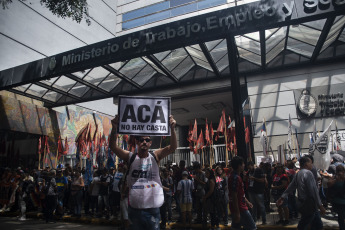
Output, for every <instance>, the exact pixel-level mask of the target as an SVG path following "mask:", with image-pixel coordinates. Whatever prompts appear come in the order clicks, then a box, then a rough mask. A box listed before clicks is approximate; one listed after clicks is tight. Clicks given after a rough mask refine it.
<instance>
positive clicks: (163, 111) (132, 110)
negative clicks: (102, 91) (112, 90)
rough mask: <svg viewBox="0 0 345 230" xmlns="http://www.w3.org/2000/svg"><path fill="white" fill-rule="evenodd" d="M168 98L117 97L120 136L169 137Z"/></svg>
mask: <svg viewBox="0 0 345 230" xmlns="http://www.w3.org/2000/svg"><path fill="white" fill-rule="evenodd" d="M170 105H171V99H170V98H168V97H141V96H140V97H134V96H119V106H118V109H119V111H118V114H119V128H118V129H119V130H118V133H120V134H131V135H140V136H143V135H148V136H170V125H169V116H170V108H171V106H170Z"/></svg>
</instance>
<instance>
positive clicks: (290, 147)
mask: <svg viewBox="0 0 345 230" xmlns="http://www.w3.org/2000/svg"><path fill="white" fill-rule="evenodd" d="M287 146H288V149H289V151H290V153H291V152H292V122H291V117H290V114H289V124H288V141H287Z"/></svg>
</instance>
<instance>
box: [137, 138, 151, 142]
mask: <svg viewBox="0 0 345 230" xmlns="http://www.w3.org/2000/svg"><path fill="white" fill-rule="evenodd" d="M139 141H140V142H144V141H146V142H150V141H151V139H150V138H139Z"/></svg>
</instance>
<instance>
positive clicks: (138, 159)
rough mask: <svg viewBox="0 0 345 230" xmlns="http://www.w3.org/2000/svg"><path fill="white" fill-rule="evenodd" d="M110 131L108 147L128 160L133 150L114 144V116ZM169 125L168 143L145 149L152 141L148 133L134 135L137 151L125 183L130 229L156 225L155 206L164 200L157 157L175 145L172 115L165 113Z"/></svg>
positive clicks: (115, 121) (156, 210)
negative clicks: (157, 147) (127, 190)
mask: <svg viewBox="0 0 345 230" xmlns="http://www.w3.org/2000/svg"><path fill="white" fill-rule="evenodd" d="M111 123H112V131H111V134H110V141H109V145H110V148H111V150H112V151H113V152H114V153H115V154H116V155H117V156H118V157H119V158H121V159H122V160H124V161H126V162H129V161H130V159H131V157H132V155H133V154H134V153H132V152H130V151H127V150H124V149H122V148H120V147H119V146H118V145H117V140H116V139H117V127H118V123H119V119H118V116H115V118H114V119H113V120H112V121H111ZM169 124H170V127H171V137H170V145H168V146H166V147H164V148H160V149H157V150H155V151H154V152H153V153H151V152H149V149H150V147H151V144H152V141H151V138H150V136H136V141H135V143H136V146H137V154H136V155H135V158H134V161H133V162H132V163H131V164H130V168H129V169H128V170H129V173H128V178H127V184H128V188H129V196H128V203H129V206H128V217H129V220H130V222H131V229H133V230H136V229H140V230H142V229H150V230H151V229H159V227H160V225H159V223H160V211H159V207H160V206H162V204H163V202H164V194H163V188H162V183H161V180H160V175H159V166H158V164H159V161H160V160H162V159H163V158H164V157H166V156H168V155H169V154H171V153H173V152H174V151H175V150H176V148H177V140H176V133H175V130H174V129H175V125H176V121H175V120H174V118H173V116H170V117H169Z"/></svg>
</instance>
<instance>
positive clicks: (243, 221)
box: [228, 156, 256, 230]
mask: <svg viewBox="0 0 345 230" xmlns="http://www.w3.org/2000/svg"><path fill="white" fill-rule="evenodd" d="M231 167H232V169H233V171H232V173H231V174H230V177H229V183H228V184H229V200H230V211H231V215H232V224H231V227H232V229H234V230H237V229H241V226H243V227H244V229H247V230H255V229H256V224H255V222H254V220H253V217H252V215H251V214H250V212H249V211H248V207H249V208H253V205H252V203H250V202H249V201H248V200H247V198H246V197H245V194H244V184H243V180H242V178H241V176H240V175H241V173H242V172H243V171H244V160H243V158H242V157H240V156H235V157H234V158H233V159H232V160H231Z"/></svg>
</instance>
